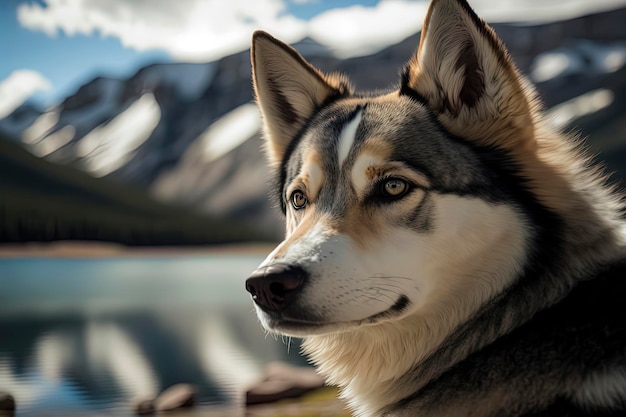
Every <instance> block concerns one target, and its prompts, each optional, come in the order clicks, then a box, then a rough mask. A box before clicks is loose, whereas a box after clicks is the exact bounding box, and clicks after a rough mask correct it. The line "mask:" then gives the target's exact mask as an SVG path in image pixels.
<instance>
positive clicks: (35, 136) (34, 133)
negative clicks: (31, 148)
mask: <svg viewBox="0 0 626 417" xmlns="http://www.w3.org/2000/svg"><path fill="white" fill-rule="evenodd" d="M59 116H60V112H59V111H58V110H52V111H49V112H46V113H44V114H42V115H41V116H39V117H38V118H37V119H36V120H35V121H34V122H33V124H32V125H30V126H29V127H28V128H27V129H25V130H24V132H23V133H22V142H24V143H25V144H27V145H32V144H34V143H37V142H39V141H41V140H42V139H43V138H44V137H46V135H47V134H48V133H49V132H50V130H52V128H53V127H54V126H56V124H57V123H58V122H59Z"/></svg>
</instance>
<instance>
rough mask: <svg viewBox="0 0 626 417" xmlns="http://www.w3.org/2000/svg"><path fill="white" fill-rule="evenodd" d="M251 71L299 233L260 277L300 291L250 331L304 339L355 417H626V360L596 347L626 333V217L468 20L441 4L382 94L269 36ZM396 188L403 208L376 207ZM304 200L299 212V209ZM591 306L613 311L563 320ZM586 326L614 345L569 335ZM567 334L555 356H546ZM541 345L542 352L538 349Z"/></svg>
mask: <svg viewBox="0 0 626 417" xmlns="http://www.w3.org/2000/svg"><path fill="white" fill-rule="evenodd" d="M252 64H253V81H254V88H255V93H256V97H257V102H258V104H259V107H260V109H261V113H262V116H263V120H264V125H265V139H266V148H267V150H268V152H267V157H268V162H269V164H270V166H272V167H273V169H274V177H275V190H274V195H275V196H276V198H277V200H278V201H279V202H280V204H281V206H282V207H283V210H284V212H285V216H286V226H287V227H286V229H287V235H286V237H285V240H284V241H283V242H282V243H281V244H280V245H279V246H278V247H277V248H276V249H275V250H274V251H273V252H272V253H271V254H270V255H269V256H268V257H267V258H266V260H265V261H264V262H263V264H262V267H266V266H271V265H281V264H282V265H297V266H298V267H300V268H302V269H304V270H305V271H306V272H307V281H306V283H305V285H304V286H303V288H302V289H299V290H298V294H297V296H296V298H295V301H293V303H291V304H290V305H288V306H286V307H285V308H284V310H282V311H280V313H273V312H268V311H265V310H264V309H263V308H262V307H260V306H258V305H257V312H258V315H259V318H260V320H261V323H262V324H263V326H264V327H266V328H267V329H268V330H270V331H272V332H276V333H282V334H288V335H292V336H299V337H303V338H304V341H303V350H304V352H305V353H307V354H308V355H309V357H310V358H311V360H312V362H313V363H315V364H316V366H317V369H318V370H319V372H320V373H321V374H322V375H324V376H325V378H326V379H327V381H328V382H329V383H331V384H336V385H338V386H340V387H341V388H342V396H343V397H344V398H345V399H346V400H347V401H348V403H349V405H350V406H351V408H352V409H353V410H354V412H355V414H356V415H359V416H375V415H383V414H384V415H388V416H403V415H419V416H455V417H456V416H499V415H507V416H532V415H534V414H532V413H537V415H545V413H544V412H547V411H546V410H556V409H557V408H558V407H561V408H558V410H561V409H562V410H565V411H559V413H561V414H557V415H568V414H564V413H578V414H576V415H581V416H582V415H587V414H585V413H587V412H589V413H593V411H594V410H596V409H603V408H607V409H611V408H615V409H619V410H622V408H624V407H626V386H625V385H624V384H623V381H624V375H626V368H624V367H623V364H624V363H626V358H625V357H624V355H625V352H626V348H624V349H622V350H621V351H620V352H621V353H619V354H614V355H617V356H615V357H613V356H611V357H610V359H607V364H604V363H602V362H601V361H596V360H595V358H594V357H592V355H602V354H605V355H609V353H603V352H604V351H603V349H605V348H606V346H608V345H612V344H614V343H617V342H614V341H613V339H611V340H610V343H609V342H607V341H605V340H604V339H602V338H603V337H613V336H611V335H613V334H618V335H620V334H622V333H620V330H619V329H621V328H622V327H623V326H622V325H621V324H620V323H622V321H620V320H621V318H622V317H623V319H624V320H626V313H625V311H626V310H625V309H624V308H623V307H619V308H618V307H614V303H615V300H614V299H609V298H610V296H611V294H613V295H615V296H616V297H617V298H619V297H620V294H622V292H623V294H624V296H625V297H626V291H625V290H624V288H625V287H624V285H623V284H620V283H621V282H622V280H619V279H618V278H619V277H621V276H622V275H624V276H625V279H626V223H625V222H624V207H623V199H622V197H621V196H620V195H619V194H618V193H616V192H615V190H614V189H612V188H611V187H610V186H608V185H607V184H606V177H605V176H604V174H603V173H602V171H601V170H600V169H599V168H597V167H594V166H593V165H592V163H591V160H590V158H589V157H587V156H585V153H584V150H583V149H582V145H581V144H580V143H581V142H580V141H579V139H578V138H577V137H573V136H571V135H565V134H562V133H560V132H558V131H555V130H554V129H553V128H552V127H551V125H550V121H549V120H546V119H545V118H544V116H543V113H542V109H541V105H540V103H539V101H538V100H537V97H536V93H535V91H534V90H533V88H532V87H531V86H530V85H529V84H528V83H527V81H526V80H525V79H523V77H521V76H520V75H519V72H518V70H517V69H516V68H515V66H514V64H513V62H512V60H511V58H510V57H509V55H508V53H507V51H506V49H505V48H504V46H503V44H502V42H501V41H500V40H499V39H498V38H497V37H496V35H495V33H494V31H493V30H492V29H491V28H490V27H489V26H487V25H486V24H485V23H484V22H483V21H481V20H480V19H479V18H478V17H476V15H475V14H474V13H473V11H472V10H471V9H470V8H469V6H468V5H467V3H465V2H464V1H463V0H433V2H432V3H431V6H430V9H429V12H428V14H427V17H426V21H425V23H424V28H423V31H422V38H421V41H420V44H419V47H418V48H417V51H416V52H415V54H414V56H413V57H412V58H410V60H409V63H408V64H407V67H406V69H405V72H404V76H403V79H402V83H401V85H400V88H399V89H398V90H394V91H391V92H389V93H385V94H381V95H357V94H354V93H353V91H352V89H351V87H350V84H349V82H348V81H347V78H346V77H344V76H341V75H336V74H335V75H330V76H329V75H326V74H323V73H322V72H320V71H319V70H317V69H315V68H313V67H312V66H311V65H310V64H308V63H307V62H306V61H305V60H304V59H303V58H302V57H301V56H300V55H299V54H298V53H297V52H295V51H294V50H293V49H292V48H290V47H289V46H287V45H285V44H283V43H281V42H280V41H278V40H276V39H274V38H272V37H271V36H270V35H268V34H265V33H262V32H258V33H256V34H255V36H254V39H253V46H252ZM388 178H392V179H398V178H399V179H401V180H402V181H405V182H406V184H410V192H408V193H407V194H406V195H402V196H401V198H398V199H389V198H386V197H385V196H381V192H380V187H381V184H384V182H385V180H386V179H388ZM294 191H298V192H301V193H303V194H304V195H305V196H306V198H307V204H306V206H305V207H302V208H295V207H293V205H292V204H291V201H290V197H291V195H292V194H293V193H294ZM596 281H597V282H601V283H602V282H605V281H606V282H607V284H606V285H613V286H615V290H614V291H613V290H611V289H610V288H609V289H608V290H607V289H604V290H602V288H603V287H602V285H603V284H594V283H595V282H596ZM620 285H621V286H620ZM597 286H599V287H600V289H598V288H596V287H597ZM585 288H589V290H586V289H585ZM603 291H604V292H603ZM620 291H621V292H620ZM587 293H588V294H590V297H593V296H594V295H593V294H603V296H604V297H605V298H601V299H600V301H597V300H596V301H597V302H599V303H600V304H599V306H598V307H597V308H596V309H597V310H598V311H600V313H597V314H600V316H598V317H596V316H595V315H594V314H596V313H595V312H594V310H593V307H592V306H587V305H580V306H579V305H576V304H574V306H572V305H570V304H568V302H569V303H575V302H578V303H581V302H582V303H583V304H584V296H585V295H586V294H587ZM581 294H582V295H581ZM581 297H582V299H583V301H580V300H579V299H580V298H581ZM598 297H600V296H598ZM605 299H606V304H605V303H603V300H605ZM619 299H620V300H621V298H619ZM570 300H575V301H570ZM594 300H595V299H594ZM612 303H613V304H612ZM620 305H621V301H620ZM602 308H607V309H608V310H609V311H610V313H611V314H613V313H614V317H613V316H606V317H605V316H602V314H607V313H606V312H604V310H602ZM559 309H565V310H564V311H566V312H571V314H569V313H568V314H565V313H559V312H560V311H561V310H559ZM567 309H570V310H567ZM585 309H590V311H589V312H588V314H584V312H585V311H586V310H585ZM613 310H615V311H613ZM554 312H556V313H554ZM587 316H588V317H589V322H590V323H597V322H599V323H601V325H602V326H605V327H606V329H608V330H606V331H605V332H602V331H599V332H598V334H596V333H593V332H592V331H591V330H590V328H586V330H585V331H586V332H587V333H583V334H581V335H580V336H577V332H571V331H569V330H568V329H569V328H568V327H567V326H574V325H578V324H579V322H580V323H582V322H583V321H584V320H586V318H585V317H587ZM541 317H545V318H544V319H542V318H541ZM571 317H573V318H571ZM570 318H571V320H574V322H571V323H570V322H569V321H567V320H569V319H570ZM541 320H543V321H541ZM575 320H578V321H575ZM594 320H595V321H594ZM602 320H606V323H604V322H602ZM553 321H554V323H556V324H554V326H555V327H554V329H550V328H549V329H547V330H546V329H545V328H543V327H542V323H552V322H553ZM572 323H573V324H572ZM585 323H586V322H585ZM561 324H562V326H561ZM611 326H614V327H611ZM615 326H617V327H615ZM582 328H584V326H583V325H582V324H581V329H582ZM581 331H582V330H581ZM542 332H543V333H542ZM559 332H564V333H563V337H564V338H565V339H564V340H565V341H564V342H562V343H563V344H564V345H563V346H561V345H559V343H560V342H559V341H558V340H552V339H550V338H551V337H555V338H556V337H557V336H559V335H560V333H559ZM544 333H545V334H544ZM534 334H543V335H544V338H543V339H540V340H537V341H534V342H532V343H530V342H528V340H531V339H532V337H533V335H534ZM607 335H609V336H607ZM568 337H569V338H571V340H570V339H567V338H568ZM577 337H580V338H579V339H577ZM615 337H618V336H615ZM619 337H621V339H618V340H619V343H622V345H621V346H626V337H623V336H619ZM594 338H595V339H594ZM596 340H597V343H596ZM544 341H545V346H544V345H543V344H542V343H544ZM590 341H591V342H590ZM507 343H508V344H507ZM526 343H529V345H528V346H527V345H526ZM578 343H579V344H578ZM589 343H592V345H591V346H588V344H589ZM593 343H596V344H593ZM598 351H599V352H600V353H597V352H598ZM564 352H565V353H564ZM611 354H613V353H611ZM619 355H621V356H619ZM567 360H571V361H572V363H568V362H567ZM587 362H589V363H587ZM608 363H612V364H620V365H619V366H620V368H618V369H613V368H611V369H610V371H609V370H607V367H608ZM611 366H613V365H611ZM555 407H556V408H555ZM619 407H622V408H619ZM590 410H591V411H590ZM623 411H624V412H625V413H626V409H624V410H623ZM620 412H621V411H620ZM541 413H544V414H541ZM590 415H593V414H590Z"/></svg>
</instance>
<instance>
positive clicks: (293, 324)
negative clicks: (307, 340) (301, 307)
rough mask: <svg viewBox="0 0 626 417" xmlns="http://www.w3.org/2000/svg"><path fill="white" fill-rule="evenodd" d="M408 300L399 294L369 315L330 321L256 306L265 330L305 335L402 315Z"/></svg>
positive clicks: (290, 334) (359, 325)
mask: <svg viewBox="0 0 626 417" xmlns="http://www.w3.org/2000/svg"><path fill="white" fill-rule="evenodd" d="M410 303H411V302H410V300H409V299H408V297H406V296H404V295H403V296H400V297H399V298H398V300H397V301H396V303H395V304H393V305H392V306H390V307H389V308H388V309H386V310H384V311H382V312H380V313H375V314H373V315H371V316H368V317H365V318H363V319H358V320H348V321H331V320H324V319H322V318H319V317H315V318H311V319H309V318H307V316H306V315H305V314H303V313H302V312H300V314H298V318H294V317H291V316H289V315H287V314H283V313H268V312H265V311H262V310H261V309H259V308H257V312H258V315H259V318H260V319H261V323H262V324H263V327H265V329H266V330H268V331H270V332H272V333H278V334H282V335H286V336H294V337H306V336H316V335H322V334H328V333H338V332H347V331H351V330H354V329H356V328H358V327H362V326H372V325H376V324H379V323H382V322H386V321H389V320H395V319H398V318H400V317H402V316H403V315H404V314H403V313H404V312H405V311H406V310H407V307H408V306H409V304H410Z"/></svg>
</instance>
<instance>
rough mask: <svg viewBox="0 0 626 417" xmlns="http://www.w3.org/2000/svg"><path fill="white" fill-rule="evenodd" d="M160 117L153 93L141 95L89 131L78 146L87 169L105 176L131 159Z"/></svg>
mask: <svg viewBox="0 0 626 417" xmlns="http://www.w3.org/2000/svg"><path fill="white" fill-rule="evenodd" d="M160 120H161V109H160V108H159V105H158V103H157V101H156V99H155V98H154V95H153V94H152V93H146V94H144V95H143V96H141V97H140V98H138V99H137V100H136V101H135V102H134V103H133V104H131V105H130V106H129V107H128V108H127V109H126V110H124V111H123V112H122V113H120V114H119V115H118V116H117V117H115V119H113V120H111V121H110V122H108V123H107V124H104V125H101V126H98V127H96V128H95V129H93V130H92V131H91V132H89V133H88V134H87V135H86V136H85V137H83V138H82V139H81V140H80V141H79V142H78V144H77V145H76V150H77V153H78V155H79V156H81V157H82V158H84V162H85V168H86V169H87V171H89V172H90V173H91V174H93V175H95V176H97V177H102V176H104V175H107V174H110V173H111V172H113V171H115V170H116V169H118V168H120V167H121V166H123V165H124V164H125V163H126V162H128V161H129V160H130V159H131V158H132V157H133V156H134V155H135V153H136V150H137V148H138V147H139V146H140V145H141V144H142V143H144V142H145V141H146V140H147V139H148V138H149V137H150V135H151V134H152V132H153V131H154V129H155V128H156V127H157V125H158V124H159V121H160Z"/></svg>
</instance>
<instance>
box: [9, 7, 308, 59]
mask: <svg viewBox="0 0 626 417" xmlns="http://www.w3.org/2000/svg"><path fill="white" fill-rule="evenodd" d="M45 3H46V5H45V6H41V5H40V4H36V3H32V4H21V5H20V6H19V7H18V9H17V17H18V20H19V22H20V23H21V24H22V26H24V27H26V28H29V29H31V30H38V31H42V32H44V33H46V34H48V35H49V36H55V35H56V34H57V33H58V31H63V32H65V33H66V34H68V35H76V34H82V35H91V34H94V33H100V34H101V35H102V36H112V37H116V38H119V39H120V41H121V42H122V44H123V45H124V46H126V47H129V48H133V49H136V50H139V51H145V50H149V49H163V50H165V51H167V52H169V53H170V54H171V55H172V56H173V57H174V58H175V59H178V60H180V61H188V62H202V61H209V60H212V59H217V58H220V57H222V56H224V55H226V54H229V53H234V52H237V51H241V50H245V49H246V48H247V47H248V46H249V43H250V37H251V35H252V32H253V31H254V30H256V29H266V30H272V31H273V32H275V33H276V35H277V36H280V37H283V38H284V39H286V40H287V41H290V42H293V41H296V40H298V39H300V38H301V37H303V36H304V35H305V32H304V29H305V25H304V22H302V21H300V20H298V19H296V18H295V17H293V16H289V15H287V14H284V13H283V12H284V4H283V2H282V1H281V0H256V1H241V0H239V1H238V0H229V1H222V0H177V1H170V0H135V1H127V0H45Z"/></svg>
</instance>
